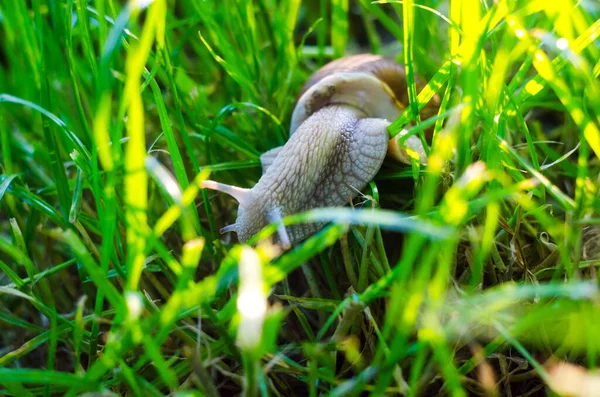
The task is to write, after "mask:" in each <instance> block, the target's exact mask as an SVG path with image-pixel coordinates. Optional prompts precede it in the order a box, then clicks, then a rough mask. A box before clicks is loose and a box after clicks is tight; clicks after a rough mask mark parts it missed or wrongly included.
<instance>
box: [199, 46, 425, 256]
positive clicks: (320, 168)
mask: <svg viewBox="0 0 600 397" xmlns="http://www.w3.org/2000/svg"><path fill="white" fill-rule="evenodd" d="M404 79H405V75H404V69H403V68H402V67H401V66H400V65H398V64H396V63H394V62H391V61H387V60H384V59H382V58H380V57H378V56H374V55H367V54H364V55H358V56H354V57H348V58H342V59H340V60H337V61H334V62H331V63H330V64H327V65H325V66H324V67H323V68H321V69H320V70H319V71H317V72H316V73H315V74H314V75H313V76H312V77H311V78H310V79H309V81H308V83H307V84H306V85H305V87H304V88H303V90H302V93H301V95H300V98H299V100H298V103H297V105H296V107H295V109H294V112H293V114H292V122H291V127H290V139H289V140H288V142H287V143H286V144H285V145H284V146H282V147H280V148H275V149H272V150H270V151H268V152H266V153H265V154H264V155H263V156H261V163H262V165H263V172H264V173H263V175H262V177H261V178H260V180H259V181H258V183H257V184H256V185H255V186H254V187H253V188H252V189H242V188H237V187H234V186H228V185H224V184H220V183H218V182H213V181H205V183H203V186H202V187H206V188H210V189H215V190H219V191H222V192H224V193H228V194H230V195H231V196H233V197H234V198H236V199H237V200H238V202H239V203H240V205H239V208H238V216H237V220H236V222H235V224H233V225H230V226H226V227H224V228H223V229H222V230H221V231H222V232H229V231H235V232H236V233H237V235H238V239H239V241H240V242H241V243H245V242H247V241H248V240H249V239H250V238H252V237H253V236H254V235H255V234H256V233H257V232H258V231H260V230H261V229H262V228H263V227H265V226H266V225H267V224H269V223H279V224H280V225H279V229H278V231H279V233H278V234H279V239H278V240H279V242H280V243H282V245H289V244H291V243H295V242H299V241H301V240H303V239H305V238H307V237H308V236H310V235H311V234H313V233H315V232H316V231H318V230H319V229H320V228H321V227H322V226H323V224H300V225H291V226H287V227H283V225H282V224H281V222H280V221H281V219H282V218H283V217H285V216H288V215H292V214H296V213H299V212H303V211H306V210H309V209H312V208H320V207H337V206H342V205H345V204H347V203H349V202H350V200H352V199H353V198H354V197H355V196H356V195H357V194H358V193H359V191H360V190H361V189H363V188H364V187H365V186H366V185H367V183H369V181H371V180H372V179H373V177H374V176H375V174H376V173H377V172H378V171H379V168H380V167H381V164H382V163H383V160H384V158H385V157H386V154H387V155H390V150H394V151H395V152H394V153H391V155H392V156H393V157H395V158H397V159H400V161H403V162H408V163H409V164H410V159H409V158H408V156H407V155H406V151H405V150H404V149H403V148H400V147H399V146H398V145H395V147H394V145H392V144H388V132H387V126H388V125H389V124H390V121H388V120H394V119H395V118H397V117H398V115H399V114H400V113H401V111H402V109H403V105H402V104H401V103H400V102H399V100H398V99H397V98H398V97H397V95H396V94H395V92H394V90H393V89H392V88H390V87H394V88H395V89H399V90H400V89H401V88H402V86H403V87H404V92H406V83H405V80H404ZM386 81H387V82H389V84H388V83H387V82H386ZM399 94H400V95H405V94H403V93H402V92H399ZM412 138H413V137H411V138H409V139H408V140H407V142H406V145H407V146H409V147H412V146H414V148H413V150H414V151H416V152H417V153H419V154H420V155H421V156H424V155H425V154H424V152H423V150H422V146H421V143H420V141H419V140H418V138H416V137H414V138H415V139H412ZM390 148H391V149H390ZM421 158H424V157H421Z"/></svg>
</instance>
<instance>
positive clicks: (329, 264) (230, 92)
mask: <svg viewBox="0 0 600 397" xmlns="http://www.w3.org/2000/svg"><path fill="white" fill-rule="evenodd" d="M121 3H124V4H121ZM599 18H600V7H598V5H596V4H595V3H594V2H592V1H582V2H575V1H573V0H562V1H560V2H552V1H547V0H546V1H538V0H533V1H525V0H522V1H518V0H510V1H509V0H499V1H494V2H492V1H487V0H482V1H474V0H449V1H438V0H423V1H421V2H415V1H412V0H411V1H408V0H405V1H392V0H390V1H378V2H370V1H367V0H365V1H363V0H360V1H349V0H332V1H331V2H329V1H326V0H319V1H316V0H305V1H304V2H301V1H292V0H290V1H281V2H277V1H274V0H252V1H231V2H230V1H221V2H217V1H199V0H182V1H178V2H172V1H166V0H155V1H153V2H143V1H131V2H127V3H125V2H116V1H113V0H93V1H74V0H60V1H45V0H33V1H31V2H28V1H25V0H0V40H1V41H0V42H1V43H2V45H1V46H0V145H1V150H0V156H1V157H0V159H1V161H0V163H1V166H0V173H1V175H0V216H1V218H0V219H1V222H0V303H1V305H0V326H1V327H2V328H1V332H0V385H2V388H1V389H0V394H2V395H15V396H30V395H45V396H48V395H67V396H75V395H80V394H83V393H86V392H105V393H108V392H112V393H114V394H116V395H164V394H168V393H173V394H174V395H208V396H216V395H232V394H237V393H244V395H249V396H253V395H276V396H279V395H310V396H316V395H331V396H346V395H360V394H364V393H369V394H371V393H372V394H374V395H388V394H397V393H404V394H406V395H410V396H417V395H445V394H449V395H453V396H466V395H472V394H476V395H505V394H506V395H509V393H511V394H512V395H531V394H533V393H536V392H540V393H542V392H549V393H556V394H567V393H574V394H575V395H577V393H578V391H577V390H583V388H584V387H591V386H589V385H592V384H594V382H596V383H597V382H598V378H597V376H596V375H594V372H593V371H594V370H596V369H597V365H598V358H599V354H600V342H599V341H598V338H597V335H599V334H600V311H599V308H598V304H597V303H598V299H599V297H600V295H599V293H598V289H597V286H598V266H599V264H600V243H599V237H600V229H598V224H600V199H599V194H598V189H599V187H600V180H599V178H598V171H599V167H600V163H599V161H598V156H600V130H599V125H600V83H599V80H598V76H599V74H600V61H598V60H599V59H600V46H599V41H598V37H599V36H600V19H599ZM357 52H373V53H380V54H382V55H385V56H386V57H389V58H392V59H395V60H396V61H398V62H400V63H402V64H404V65H405V66H406V70H407V85H408V93H407V94H408V98H410V104H409V105H408V106H407V107H406V110H405V112H404V113H403V114H402V115H401V116H400V117H399V118H398V119H397V120H395V121H394V122H393V124H392V125H391V126H390V128H389V133H390V136H396V135H397V134H398V133H399V132H400V131H401V130H402V129H407V130H408V134H406V135H404V136H403V138H402V139H406V138H408V137H409V136H411V135H419V136H420V137H421V138H422V141H423V142H424V143H425V144H426V146H427V148H426V150H427V152H428V153H429V159H428V164H427V165H423V164H419V163H418V162H414V163H413V164H412V166H409V167H407V166H404V165H400V164H397V163H395V162H393V161H386V162H385V164H384V167H383V168H382V170H381V171H380V172H379V174H378V175H377V177H376V178H375V180H374V181H373V182H372V183H371V184H370V185H369V187H368V188H366V189H365V191H363V192H362V194H361V195H360V196H359V197H357V199H356V200H355V203H354V208H352V209H351V208H338V209H327V210H324V209H317V210H313V211H310V212H308V213H304V214H298V215H294V216H292V217H289V218H287V219H286V220H285V222H286V223H287V224H292V223H302V222H311V221H326V222H329V224H328V226H327V227H325V228H324V229H323V230H321V231H320V232H318V233H317V234H315V235H314V236H312V237H310V238H309V239H307V240H306V241H304V242H302V243H300V244H298V245H297V246H295V247H294V248H293V249H291V250H289V251H285V252H283V251H281V250H280V249H279V248H278V247H276V246H273V245H271V244H270V243H269V242H268V241H269V236H270V235H271V234H272V233H274V232H275V228H276V226H275V225H271V226H269V227H267V228H266V229H265V230H263V232H261V233H260V234H259V235H258V236H257V237H256V238H255V239H254V240H253V241H252V244H251V246H240V245H238V244H236V243H235V240H234V239H233V238H231V237H230V236H220V235H219V234H218V229H219V228H220V227H221V226H223V225H226V224H229V223H231V222H232V221H233V219H234V218H235V203H233V202H232V201H231V200H230V199H229V198H227V197H224V196H221V195H218V194H213V193H210V192H208V191H205V190H203V189H201V188H200V185H201V182H202V181H203V180H205V179H206V178H208V177H209V175H210V176H211V178H213V179H218V180H220V181H223V182H226V183H230V184H234V185H237V186H241V187H249V186H252V185H253V184H254V183H255V182H256V181H257V180H258V178H259V176H260V173H261V171H260V162H259V156H260V153H262V152H264V151H266V150H268V149H271V148H273V147H276V146H279V145H281V144H283V143H284V142H285V140H286V137H287V125H288V123H289V118H290V114H291V112H292V110H293V106H294V103H295V98H296V95H297V93H298V91H299V90H300V87H301V86H302V84H303V83H304V81H306V79H307V78H308V76H309V75H310V73H312V72H313V71H314V70H316V69H317V68H318V67H319V66H321V65H322V64H324V63H326V62H327V61H329V60H331V59H334V58H337V57H340V56H343V55H348V54H353V53H357ZM417 76H420V78H421V79H422V80H424V81H425V82H427V85H426V86H425V87H424V88H423V89H421V90H419V89H418V88H417V80H418V78H417ZM436 95H437V97H436V98H435V100H439V101H440V108H439V112H438V114H437V115H435V116H433V117H424V116H423V114H420V111H421V110H422V109H423V108H424V107H425V106H426V105H427V104H428V103H429V102H430V101H432V100H434V97H435V96H436ZM430 127H433V128H432V129H433V133H432V137H427V136H426V135H427V134H425V132H424V131H426V130H427V129H428V128H430ZM430 138H431V139H430ZM564 374H576V375H577V376H575V375H573V376H565V375H564ZM573 390H574V391H573Z"/></svg>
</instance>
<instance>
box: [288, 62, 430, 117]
mask: <svg viewBox="0 0 600 397" xmlns="http://www.w3.org/2000/svg"><path fill="white" fill-rule="evenodd" d="M338 72H365V73H371V74H373V75H374V76H375V77H377V78H378V79H379V80H381V81H382V82H384V83H385V84H387V85H388V87H390V89H391V90H392V92H393V93H394V95H395V96H396V99H398V100H399V101H400V103H402V104H403V105H404V107H407V106H408V90H407V86H406V70H405V69H404V66H402V65H400V64H398V63H396V62H394V61H391V60H389V59H385V58H383V57H382V56H380V55H373V54H359V55H353V56H348V57H344V58H340V59H336V60H334V61H331V62H329V63H328V64H326V65H325V66H323V67H322V68H321V69H319V70H317V71H316V72H315V73H314V74H313V75H312V76H311V77H310V78H309V79H308V81H307V82H306V83H305V84H304V86H303V87H302V90H301V91H300V93H299V94H298V98H300V97H301V96H302V94H304V93H305V92H306V91H307V90H308V89H309V88H310V87H311V86H313V85H314V84H316V83H318V82H319V81H320V80H321V79H323V78H324V77H326V76H329V75H331V74H334V73H338ZM415 82H416V85H417V93H418V92H420V91H421V90H422V89H423V88H424V87H425V85H426V83H425V82H423V81H422V80H421V79H420V78H419V77H418V76H415ZM439 106H440V98H439V96H438V95H435V96H434V97H433V98H432V99H431V101H429V103H428V104H427V105H426V106H425V108H423V110H422V111H421V117H422V118H424V119H426V118H429V117H432V116H434V115H436V114H437V112H438V109H439Z"/></svg>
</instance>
